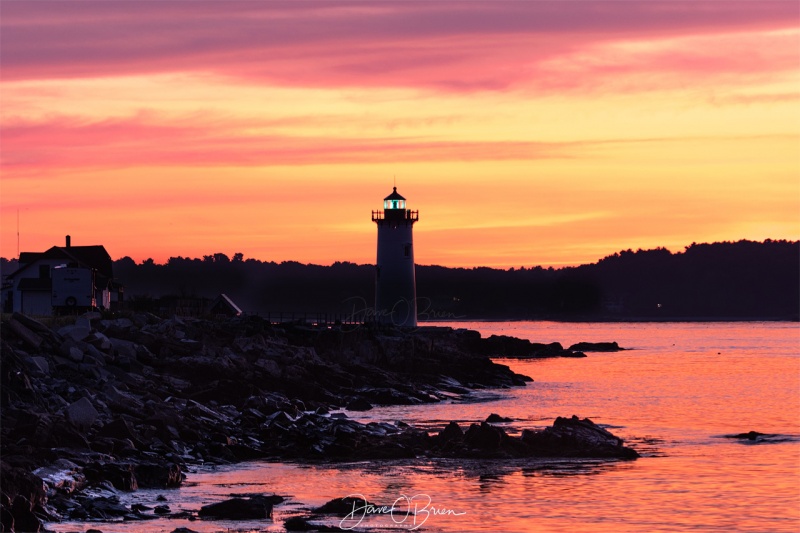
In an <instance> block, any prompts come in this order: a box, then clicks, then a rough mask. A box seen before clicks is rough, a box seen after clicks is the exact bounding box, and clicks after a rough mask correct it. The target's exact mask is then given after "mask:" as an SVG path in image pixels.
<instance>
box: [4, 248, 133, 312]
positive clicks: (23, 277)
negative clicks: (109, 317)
mask: <svg viewBox="0 0 800 533" xmlns="http://www.w3.org/2000/svg"><path fill="white" fill-rule="evenodd" d="M65 244H66V245H65V246H53V247H52V248H50V249H49V250H47V251H45V252H23V253H21V254H20V256H19V268H18V269H17V270H16V271H15V272H13V273H12V274H10V275H9V276H8V277H7V282H6V283H7V284H6V286H5V287H3V309H4V310H6V311H14V312H19V313H23V314H26V315H40V316H47V315H52V314H53V313H54V309H57V308H59V307H66V308H69V307H77V308H87V307H98V308H101V309H109V308H110V307H111V301H112V300H114V301H121V300H122V286H121V285H120V284H119V283H115V282H113V281H112V280H113V270H112V269H113V261H112V260H111V256H110V255H108V252H107V251H106V249H105V247H103V246H99V245H95V246H72V243H71V239H70V236H69V235H67V238H66V243H65ZM112 293H113V295H112Z"/></svg>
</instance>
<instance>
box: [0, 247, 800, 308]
mask: <svg viewBox="0 0 800 533" xmlns="http://www.w3.org/2000/svg"><path fill="white" fill-rule="evenodd" d="M799 245H800V243H798V242H796V241H785V240H766V241H764V242H754V241H747V240H742V241H738V242H718V243H713V244H696V243H693V244H692V245H690V246H687V247H686V248H685V249H684V250H683V251H681V252H677V253H672V252H670V251H669V250H667V249H665V248H656V249H651V250H641V249H640V250H636V251H633V250H624V251H621V252H618V253H615V254H613V255H610V256H607V257H605V258H603V259H601V260H599V261H598V262H596V263H592V264H587V265H581V266H577V267H565V268H559V269H554V268H542V267H533V268H510V269H507V270H502V269H494V268H486V267H475V268H448V267H442V266H426V265H418V266H417V267H416V278H417V298H418V302H417V304H418V311H419V313H420V319H421V320H425V319H455V318H459V319H465V320H471V319H553V320H624V319H637V320H638V319H642V320H661V319H664V320H668V319H793V320H797V319H798V318H800V246H799ZM1 261H2V262H1V263H0V267H2V269H3V273H4V274H5V273H6V272H8V271H10V269H13V267H14V265H13V262H9V261H7V260H5V259H2V260H1ZM114 276H115V278H117V279H118V280H119V281H121V282H122V283H123V284H124V285H125V293H126V300H127V301H128V304H129V305H133V306H135V305H136V304H137V302H138V303H139V304H141V305H145V304H146V303H147V302H148V301H151V300H155V299H159V298H163V297H168V296H169V297H173V298H214V297H216V296H217V295H219V294H220V293H225V294H227V295H228V296H229V297H230V298H231V299H233V301H234V302H236V303H237V305H238V306H239V307H240V308H242V309H243V310H244V311H245V312H249V313H259V314H267V313H279V312H284V313H292V312H298V313H337V314H342V313H354V314H358V313H360V312H363V311H364V309H365V308H368V307H371V306H372V305H373V298H374V283H375V267H374V266H373V265H361V264H355V263H350V262H346V261H345V262H336V263H334V264H332V265H330V266H321V265H314V264H301V263H298V262H295V261H284V262H281V263H276V262H271V261H260V260H256V259H245V258H244V255H243V254H242V253H235V254H233V256H232V257H228V256H227V255H226V254H223V253H215V254H212V255H207V256H203V257H202V258H186V257H171V258H170V259H169V260H168V261H167V262H166V263H163V264H159V263H155V262H154V261H153V260H152V259H147V260H145V261H142V262H141V263H138V264H137V263H136V262H135V261H134V260H133V259H131V258H130V257H123V258H121V259H118V260H116V261H114Z"/></svg>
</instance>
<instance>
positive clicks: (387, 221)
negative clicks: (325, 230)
mask: <svg viewBox="0 0 800 533" xmlns="http://www.w3.org/2000/svg"><path fill="white" fill-rule="evenodd" d="M417 220H419V211H411V210H410V209H406V199H405V198H403V197H402V196H400V195H399V194H398V193H397V187H395V188H394V189H393V190H392V194H390V195H389V196H387V197H386V198H384V199H383V211H373V212H372V221H373V222H375V223H376V224H377V225H378V262H377V264H376V275H375V312H376V318H377V321H378V322H382V323H386V324H393V325H395V326H408V327H414V326H416V325H417V284H416V279H415V276H414V237H413V234H412V229H413V227H414V222H416V221H417Z"/></svg>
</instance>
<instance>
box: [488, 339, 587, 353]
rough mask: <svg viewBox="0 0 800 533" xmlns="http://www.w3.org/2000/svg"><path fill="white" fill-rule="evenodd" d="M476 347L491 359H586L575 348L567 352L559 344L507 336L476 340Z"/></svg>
mask: <svg viewBox="0 0 800 533" xmlns="http://www.w3.org/2000/svg"><path fill="white" fill-rule="evenodd" d="M473 345H474V347H475V349H476V350H477V351H479V352H480V353H483V354H486V355H488V356H491V357H503V358H508V359H543V358H548V357H586V354H584V353H583V352H581V351H576V350H574V349H573V348H570V349H568V350H565V349H564V347H563V346H562V345H561V343H559V342H551V343H549V344H541V343H537V342H531V341H529V340H527V339H518V338H516V337H509V336H507V335H492V336H490V337H489V338H487V339H475V340H474V344H473Z"/></svg>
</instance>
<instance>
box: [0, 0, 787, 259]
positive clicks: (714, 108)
mask: <svg viewBox="0 0 800 533" xmlns="http://www.w3.org/2000/svg"><path fill="white" fill-rule="evenodd" d="M395 183H396V185H397V189H398V192H400V193H401V194H402V195H403V196H405V197H406V198H407V200H408V206H409V207H410V208H411V209H414V210H419V222H418V223H417V224H416V225H415V227H414V246H415V259H416V261H417V263H418V264H439V265H445V266H461V267H472V266H492V267H498V268H508V267H520V266H536V265H542V266H554V267H560V266H566V265H577V264H583V263H590V262H594V261H597V260H598V259H600V258H602V257H604V256H606V255H609V254H613V253H614V252H617V251H619V250H624V249H634V250H635V249H638V248H644V249H648V248H655V247H659V246H664V247H667V248H669V249H671V250H673V251H681V250H682V249H683V248H684V247H685V246H687V245H689V244H691V243H693V242H698V243H699V242H715V241H727V240H739V239H751V240H763V239H767V238H771V239H791V240H797V239H800V3H798V2H797V1H796V0H791V1H777V2H776V1H761V0H759V1H739V2H737V1H723V0H713V1H703V0H693V1H683V0H669V1H647V2H638V1H601V0H598V1H558V2H551V1H514V2H503V1H492V2H482V1H469V2H456V1H432V2H430V1H426V2H411V1H403V2H394V1H392V2H389V1H385V2H377V1H373V2H310V1H299V2H235V1H228V2H222V1H216V2H211V1H202V2H193V1H161V2H154V1H137V2H125V1H104V2H83V1H70V2H65V1H60V2H46V1H37V2H22V1H13V0H2V2H0V222H1V224H0V256H3V257H6V258H11V257H16V256H17V253H18V251H23V252H25V251H43V250H46V249H47V248H49V247H51V246H53V245H62V246H63V243H64V236H65V235H67V234H69V235H71V237H72V244H73V245H89V244H103V245H104V246H105V247H106V249H107V250H108V251H109V253H110V255H111V256H112V258H114V259H118V258H121V257H124V256H130V257H132V258H133V259H134V260H136V261H137V262H140V261H142V260H145V259H147V258H152V259H154V260H155V261H156V262H159V263H160V262H164V261H166V260H167V259H168V258H169V257H172V256H183V257H202V256H203V255H210V254H213V253H217V252H220V253H225V254H227V255H229V256H232V255H233V254H234V253H243V254H244V257H245V258H255V259H260V260H264V261H278V262H280V261H287V260H293V261H300V262H303V263H316V264H331V263H333V262H334V261H352V262H356V263H373V262H374V261H375V254H376V237H377V229H376V227H375V224H374V223H373V222H372V221H371V211H372V210H377V209H381V208H382V200H383V198H384V197H385V196H387V195H388V194H389V193H391V191H392V187H393V185H394V184H395Z"/></svg>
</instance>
